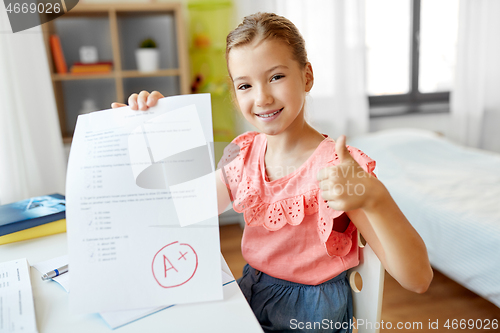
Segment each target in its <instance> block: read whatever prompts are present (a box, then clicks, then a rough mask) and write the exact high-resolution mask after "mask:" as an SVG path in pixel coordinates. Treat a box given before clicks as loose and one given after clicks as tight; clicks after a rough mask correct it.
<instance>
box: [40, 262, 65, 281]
mask: <svg viewBox="0 0 500 333" xmlns="http://www.w3.org/2000/svg"><path fill="white" fill-rule="evenodd" d="M67 271H68V265H64V266H62V267H59V268H57V269H54V270H53V271H50V272H48V273H45V274H43V275H42V280H44V281H45V280H49V279H52V278H55V277H56V276H59V275H61V274H63V273H66V272H67Z"/></svg>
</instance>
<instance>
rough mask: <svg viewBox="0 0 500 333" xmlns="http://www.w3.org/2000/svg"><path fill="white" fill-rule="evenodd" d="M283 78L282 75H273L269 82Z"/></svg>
mask: <svg viewBox="0 0 500 333" xmlns="http://www.w3.org/2000/svg"><path fill="white" fill-rule="evenodd" d="M284 77H285V76H284V75H281V74H276V75H274V76H273V77H272V78H271V81H276V80H279V79H281V78H284Z"/></svg>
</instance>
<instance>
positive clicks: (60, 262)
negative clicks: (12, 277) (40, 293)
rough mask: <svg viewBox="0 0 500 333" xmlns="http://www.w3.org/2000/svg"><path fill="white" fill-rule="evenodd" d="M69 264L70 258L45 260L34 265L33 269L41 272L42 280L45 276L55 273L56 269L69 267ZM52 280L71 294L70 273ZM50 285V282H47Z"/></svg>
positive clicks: (62, 257)
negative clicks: (51, 272) (48, 273)
mask: <svg viewBox="0 0 500 333" xmlns="http://www.w3.org/2000/svg"><path fill="white" fill-rule="evenodd" d="M68 262H69V260H68V256H67V255H65V256H61V257H57V258H53V259H49V260H45V261H42V262H39V263H36V264H33V267H34V268H35V269H36V270H37V271H39V272H40V274H41V275H40V278H41V276H42V275H43V274H45V273H47V272H50V271H53V270H54V269H56V268H59V267H62V266H64V265H67V264H68ZM52 280H54V281H56V282H57V283H59V285H61V286H62V287H63V288H64V290H66V292H67V293H69V273H64V274H61V275H59V276H56V277H54V278H52ZM47 283H49V282H47Z"/></svg>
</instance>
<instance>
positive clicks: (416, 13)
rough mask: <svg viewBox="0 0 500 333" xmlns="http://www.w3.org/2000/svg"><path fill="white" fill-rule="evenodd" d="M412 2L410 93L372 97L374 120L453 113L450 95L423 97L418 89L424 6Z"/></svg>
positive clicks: (448, 93)
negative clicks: (422, 8)
mask: <svg viewBox="0 0 500 333" xmlns="http://www.w3.org/2000/svg"><path fill="white" fill-rule="evenodd" d="M420 1H421V0H412V5H411V6H412V11H411V20H412V23H411V25H412V28H411V44H410V68H409V71H410V91H409V92H408V93H406V94H395V95H381V96H373V95H368V102H369V107H370V118H377V117H386V116H394V115H411V114H421V113H443V112H449V111H450V107H449V104H450V92H449V91H444V92H435V93H421V92H420V91H419V89H418V83H419V82H418V81H419V77H418V74H419V70H420V63H419V61H420V12H421V11H420V8H421V4H420Z"/></svg>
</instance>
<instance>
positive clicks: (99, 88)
mask: <svg viewBox="0 0 500 333" xmlns="http://www.w3.org/2000/svg"><path fill="white" fill-rule="evenodd" d="M42 29H43V31H44V42H45V46H46V51H47V59H48V61H49V69H50V72H51V78H52V84H53V87H54V94H55V99H56V103H57V109H58V114H59V122H60V125H61V133H62V135H63V140H64V142H71V138H72V135H73V131H74V126H75V124H76V118H77V116H78V113H79V110H80V109H81V106H82V101H83V100H85V99H89V98H90V99H93V100H94V102H95V104H96V107H97V109H107V108H110V107H111V106H110V104H111V102H114V101H116V102H122V103H125V102H126V99H127V98H128V96H129V95H130V94H131V93H133V92H137V93H138V92H139V89H144V90H158V91H161V92H162V93H163V94H164V95H166V96H167V95H177V94H188V93H190V76H189V63H188V59H189V58H188V52H187V42H186V34H185V27H184V16H183V13H182V4H180V3H137V4H130V3H124V4H120V3H108V4H85V3H79V4H78V5H77V6H76V7H75V8H73V9H72V10H71V11H70V12H68V13H66V14H64V15H63V16H61V17H59V18H57V19H54V20H52V21H50V22H47V23H45V24H43V25H42ZM52 34H56V35H58V36H59V37H60V39H61V44H62V48H63V53H64V56H65V59H66V62H67V64H68V68H69V67H70V66H71V65H72V64H73V63H74V62H77V61H79V57H78V50H79V47H81V46H86V45H93V46H96V47H97V49H98V55H99V61H112V62H113V71H112V72H110V73H104V74H71V73H68V74H58V73H56V70H55V66H54V62H53V60H52V53H51V50H50V46H49V37H50V35H52ZM148 37H151V38H153V39H155V40H156V41H157V44H158V48H159V50H160V69H159V70H158V71H156V72H151V73H141V72H139V71H138V70H137V68H136V65H135V59H134V52H135V48H137V47H138V45H139V43H140V42H141V41H142V40H143V39H145V38H148Z"/></svg>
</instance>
